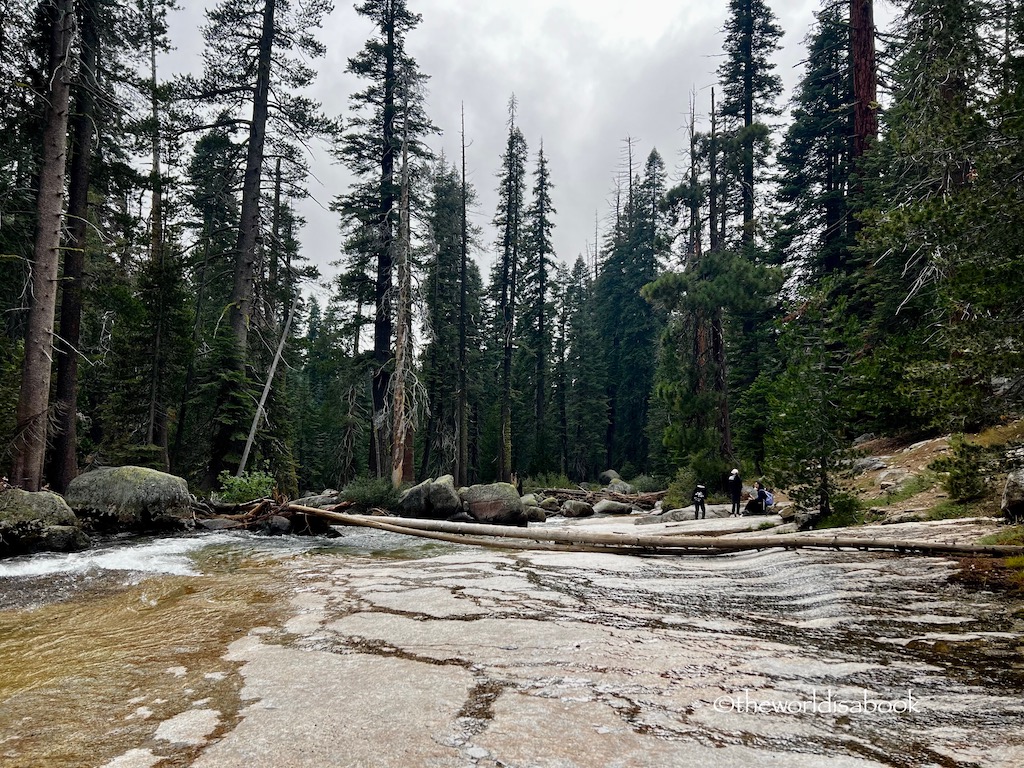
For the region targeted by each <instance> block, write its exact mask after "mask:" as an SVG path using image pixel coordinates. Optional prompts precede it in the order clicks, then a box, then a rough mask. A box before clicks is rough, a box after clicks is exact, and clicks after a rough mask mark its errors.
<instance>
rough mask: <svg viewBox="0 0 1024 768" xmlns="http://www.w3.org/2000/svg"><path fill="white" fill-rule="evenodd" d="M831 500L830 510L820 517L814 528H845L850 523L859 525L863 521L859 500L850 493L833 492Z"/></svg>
mask: <svg viewBox="0 0 1024 768" xmlns="http://www.w3.org/2000/svg"><path fill="white" fill-rule="evenodd" d="M830 501H831V507H832V511H831V512H830V513H829V514H828V515H827V516H825V517H823V518H821V520H819V521H818V522H817V523H816V524H815V526H814V527H815V528H846V527H847V526H850V525H860V524H861V523H863V522H864V511H863V508H862V505H861V502H860V500H859V499H858V498H857V497H856V496H854V495H853V494H852V493H849V492H847V491H840V492H838V493H835V494H833V496H832V498H831V499H830Z"/></svg>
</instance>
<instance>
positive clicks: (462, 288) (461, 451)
mask: <svg viewBox="0 0 1024 768" xmlns="http://www.w3.org/2000/svg"><path fill="white" fill-rule="evenodd" d="M467 196H468V192H467V187H466V111H465V107H463V110H462V206H461V213H460V227H461V234H460V238H459V239H460V250H461V254H460V259H459V407H458V420H459V425H458V430H459V439H458V462H457V466H456V472H455V475H456V477H455V479H456V484H457V485H458V486H459V487H462V486H464V485H467V484H468V482H467V481H468V478H469V391H468V386H467V379H468V375H467V370H466V356H467V348H466V345H467V339H466V330H467V329H466V323H467V318H466V293H467V291H468V288H467V285H466V283H467V280H468V277H469V275H468V267H469V223H468V219H467V210H466V209H467V208H468V204H469V201H468V200H467V199H466V198H467Z"/></svg>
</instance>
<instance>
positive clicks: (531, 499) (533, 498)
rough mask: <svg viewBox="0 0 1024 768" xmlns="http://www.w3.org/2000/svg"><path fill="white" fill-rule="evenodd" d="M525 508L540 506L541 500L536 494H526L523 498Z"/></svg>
mask: <svg viewBox="0 0 1024 768" xmlns="http://www.w3.org/2000/svg"><path fill="white" fill-rule="evenodd" d="M520 498H521V499H522V502H523V506H524V507H536V506H539V505H540V499H538V498H537V494H535V493H524V494H523V495H522V496H521V497H520Z"/></svg>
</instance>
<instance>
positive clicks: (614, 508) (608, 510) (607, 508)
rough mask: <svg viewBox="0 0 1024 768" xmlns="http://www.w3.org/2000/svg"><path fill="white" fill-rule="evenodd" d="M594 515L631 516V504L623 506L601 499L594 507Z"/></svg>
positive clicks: (618, 502) (619, 503) (619, 502)
mask: <svg viewBox="0 0 1024 768" xmlns="http://www.w3.org/2000/svg"><path fill="white" fill-rule="evenodd" d="M594 514H595V515H631V514H633V505H632V504H623V503H622V502H621V501H612V500H611V499H601V501H599V502H597V504H595V505H594Z"/></svg>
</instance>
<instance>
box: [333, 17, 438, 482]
mask: <svg viewBox="0 0 1024 768" xmlns="http://www.w3.org/2000/svg"><path fill="white" fill-rule="evenodd" d="M356 12H357V13H359V14H360V15H361V16H364V17H366V18H367V19H369V20H370V21H372V22H373V25H374V36H373V37H371V38H370V39H369V40H367V42H366V45H365V46H364V47H363V50H362V51H360V53H359V54H357V55H356V56H355V57H353V58H351V59H349V62H348V67H347V71H348V72H349V73H351V74H354V75H356V76H357V77H360V78H362V79H363V80H364V81H366V83H367V85H366V88H364V90H362V91H360V92H358V93H356V94H354V95H353V96H352V105H353V107H354V112H355V114H354V115H353V116H352V117H351V118H350V120H349V125H350V126H351V127H350V130H348V131H347V132H346V133H345V135H344V136H343V137H342V141H341V145H340V147H339V148H338V150H337V155H338V157H339V159H340V160H341V162H342V163H343V164H345V165H346V166H347V167H348V169H349V170H350V171H351V172H352V173H353V174H354V175H355V176H357V177H358V178H359V179H360V181H359V182H358V183H357V184H356V185H355V186H354V188H353V190H352V191H351V192H349V193H348V194H345V195H342V196H341V197H339V198H338V199H337V200H336V201H335V207H336V209H337V210H338V211H339V212H340V213H341V216H342V222H343V228H344V229H345V231H346V233H347V234H348V236H349V237H348V242H347V243H346V248H347V250H348V252H349V255H350V256H352V257H354V262H355V263H354V264H353V268H352V269H350V272H349V274H350V275H352V276H355V275H356V274H357V273H360V272H362V271H363V269H367V270H369V271H371V272H372V273H373V275H374V276H373V286H374V293H373V301H374V320H373V373H372V379H373V384H372V392H373V431H372V436H371V445H370V471H371V473H372V474H375V475H377V476H384V475H385V474H386V473H387V463H388V456H389V455H390V451H389V448H388V440H387V430H386V429H384V426H385V411H386V408H387V399H388V392H389V389H390V380H391V369H390V367H389V366H390V362H391V359H392V351H391V350H392V347H391V344H392V336H393V333H394V320H393V317H392V314H393V307H392V301H391V290H392V279H393V269H394V264H393V259H394V241H395V233H396V228H397V225H398V215H399V210H398V209H399V206H398V199H399V186H400V185H399V184H398V182H397V180H396V175H395V174H396V168H397V161H398V154H399V152H400V151H401V145H402V140H403V137H404V140H405V141H406V142H407V145H408V152H409V155H410V156H411V157H412V158H414V159H416V158H422V159H425V158H427V157H428V156H429V151H428V150H427V148H426V147H425V145H424V144H423V141H424V139H425V138H426V136H428V135H429V134H431V133H434V132H436V129H435V128H434V126H433V125H432V124H431V123H430V121H429V120H428V119H427V117H426V115H425V113H424V111H423V95H422V84H423V82H424V80H425V76H424V75H422V74H421V73H420V72H419V68H418V66H417V64H416V61H415V59H413V58H412V56H410V55H409V54H408V52H407V51H406V47H405V43H406V36H407V35H408V33H409V32H411V31H412V30H413V29H415V28H416V26H417V25H418V24H419V23H420V20H421V17H420V16H419V15H418V14H414V13H412V12H410V11H409V9H408V7H407V4H406V2H405V0H365V1H364V2H363V3H361V4H359V5H357V6H356Z"/></svg>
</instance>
